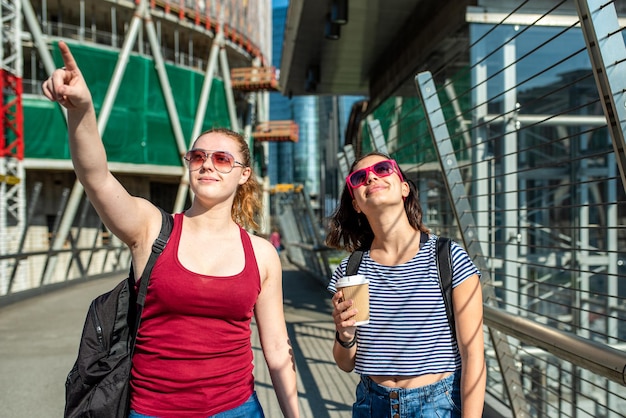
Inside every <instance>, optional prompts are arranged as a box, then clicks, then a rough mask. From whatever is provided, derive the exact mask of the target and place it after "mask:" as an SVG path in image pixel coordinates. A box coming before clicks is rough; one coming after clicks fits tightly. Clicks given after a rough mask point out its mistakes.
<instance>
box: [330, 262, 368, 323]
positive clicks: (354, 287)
mask: <svg viewBox="0 0 626 418" xmlns="http://www.w3.org/2000/svg"><path fill="white" fill-rule="evenodd" d="M369 283H370V281H369V280H368V279H367V278H366V277H365V276H364V275H362V274H355V275H354V276H344V277H342V278H340V279H339V280H337V282H336V283H335V288H336V289H337V290H341V291H342V292H343V299H344V300H350V299H352V301H353V303H352V307H353V308H355V309H357V310H358V312H357V314H356V316H355V317H354V319H355V320H356V324H355V325H357V326H358V325H364V324H367V323H369V321H370V293H369Z"/></svg>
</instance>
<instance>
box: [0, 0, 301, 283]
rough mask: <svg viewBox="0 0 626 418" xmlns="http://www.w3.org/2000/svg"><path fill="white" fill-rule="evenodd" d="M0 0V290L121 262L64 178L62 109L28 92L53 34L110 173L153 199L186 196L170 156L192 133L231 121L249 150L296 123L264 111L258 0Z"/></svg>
mask: <svg viewBox="0 0 626 418" xmlns="http://www.w3.org/2000/svg"><path fill="white" fill-rule="evenodd" d="M1 4H2V6H1V7H2V17H3V56H2V65H3V66H2V83H3V86H2V87H3V89H2V90H3V106H2V111H3V121H4V124H3V130H2V140H1V143H0V145H1V149H2V156H1V157H2V158H1V161H2V162H1V167H2V168H1V171H0V174H1V176H2V183H1V194H0V195H1V198H2V213H1V215H0V236H1V239H0V242H1V244H0V246H1V247H2V248H0V254H2V256H3V257H4V258H2V259H1V260H0V263H1V264H2V266H1V267H2V268H0V272H1V273H0V275H1V276H0V294H2V295H6V294H9V293H13V292H18V291H20V290H24V289H29V288H31V287H38V286H39V285H41V284H45V283H56V282H64V281H67V280H68V279H71V278H72V277H84V276H89V275H92V274H93V273H96V272H98V273H106V272H110V271H115V270H118V269H125V268H126V266H127V264H128V254H127V253H126V250H125V249H124V247H123V246H121V245H120V243H119V242H116V240H115V237H112V236H110V235H109V233H108V231H107V230H106V228H105V227H104V226H103V225H102V224H101V223H100V220H99V218H98V217H97V214H96V213H95V211H94V210H93V209H92V208H91V206H90V205H89V202H88V201H87V200H86V197H85V196H84V194H83V193H82V188H81V186H80V184H79V183H77V182H76V180H75V176H74V172H73V167H72V163H71V160H70V155H69V147H68V143H67V128H66V122H65V115H64V112H63V110H62V108H61V107H60V106H58V105H57V104H56V103H52V102H49V101H48V100H47V99H46V98H45V97H44V96H43V95H42V94H41V84H42V82H43V80H45V79H46V78H47V77H48V76H49V75H50V74H51V72H52V71H53V70H54V69H55V68H57V67H59V66H61V65H62V60H61V57H60V54H59V51H58V48H57V43H58V41H60V40H63V41H65V42H66V43H67V44H68V45H69V46H70V48H71V50H72V53H73V55H74V56H75V58H76V61H77V63H78V65H79V67H80V68H81V71H82V73H83V75H84V77H85V79H86V81H87V84H88V86H89V87H90V89H91V93H92V96H93V98H94V104H95V107H96V111H97V113H98V128H99V130H100V133H101V135H102V137H103V141H104V144H105V147H106V150H107V153H108V160H109V163H110V169H111V171H112V172H113V173H114V174H115V175H116V176H117V177H118V178H119V179H120V181H121V182H122V183H123V184H124V185H125V187H126V188H127V189H128V190H129V192H130V193H132V194H135V195H139V196H143V197H146V198H148V199H150V200H151V201H153V202H154V203H155V204H157V205H160V206H161V207H163V208H166V209H167V210H170V211H177V210H178V211H179V210H182V209H183V208H184V207H185V206H186V205H187V203H188V200H189V196H188V192H187V188H186V184H185V182H184V181H183V180H182V179H184V176H183V174H184V166H183V163H182V155H184V153H185V152H186V149H187V148H188V146H189V145H190V143H191V142H192V141H193V139H195V138H196V137H197V136H198V135H199V134H200V133H201V132H202V131H204V130H206V129H208V128H211V127H216V126H221V127H230V128H231V129H233V130H236V131H241V132H243V133H244V134H245V135H246V136H247V137H248V138H250V145H251V148H252V149H253V153H254V155H255V159H256V160H257V161H263V159H264V158H266V155H265V153H264V151H265V150H266V148H267V147H266V146H265V147H264V141H274V140H289V141H297V126H294V125H293V124H291V123H288V122H287V123H285V122H280V123H279V124H278V125H276V126H274V125H273V124H272V122H269V121H268V118H267V115H268V109H267V107H268V104H267V103H269V101H268V99H267V92H268V91H271V90H277V89H278V83H277V78H276V71H275V69H274V67H272V66H271V65H270V64H271V58H272V51H271V45H272V43H271V41H272V39H271V31H272V28H271V24H268V22H271V12H272V10H271V1H270V0H264V1H240V0H239V1H236V0H228V1H223V0H220V1H218V0H206V1H204V0H197V1H190V0H186V1H183V0H180V1H179V0H171V1H165V0H161V1H147V0H137V1H125V0H71V1H63V2H62V1H61V0H2V3H1ZM283 128H285V129H283ZM283 130H284V131H285V132H283ZM256 131H258V138H257V140H255V137H257V134H256V133H255V132H256ZM265 144H266V143H265ZM26 202H28V204H26ZM37 251H40V252H41V255H40V256H37ZM19 254H28V257H20V256H19Z"/></svg>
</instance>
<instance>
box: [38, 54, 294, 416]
mask: <svg viewBox="0 0 626 418" xmlns="http://www.w3.org/2000/svg"><path fill="white" fill-rule="evenodd" d="M59 49H60V50H61V55H62V57H63V62H64V64H65V67H63V68H61V69H57V70H56V71H54V72H53V74H52V75H51V77H50V78H49V79H48V80H46V81H45V82H44V84H43V92H44V94H45V95H46V96H47V97H48V98H49V99H50V100H52V101H55V102H58V103H59V104H60V105H62V106H64V107H65V108H66V109H67V110H68V131H69V142H70V149H71V154H72V161H73V164H74V169H75V172H76V175H77V177H78V179H79V180H80V182H81V183H82V185H83V186H84V187H85V191H86V193H87V195H88V197H89V199H90V201H91V203H92V204H93V205H94V207H95V208H96V210H97V212H98V214H99V215H100V217H101V218H102V221H103V222H104V223H105V224H106V226H107V227H108V228H109V229H110V230H111V231H112V232H113V233H114V234H115V235H116V236H118V237H119V238H120V239H121V240H122V241H124V242H125V243H126V244H127V245H128V246H129V248H130V250H131V254H132V262H133V267H134V271H135V274H136V275H137V278H139V277H140V276H141V273H142V271H143V269H144V267H145V265H146V262H147V260H148V256H149V255H150V251H151V247H152V243H153V242H154V240H155V238H156V237H157V235H158V234H159V230H160V227H161V213H160V211H159V210H158V208H157V207H155V206H154V205H153V204H152V203H150V202H149V201H148V200H146V199H143V198H139V197H134V196H131V195H130V194H129V193H128V191H127V190H126V189H125V188H124V187H123V186H122V184H120V182H119V181H118V180H117V179H116V178H115V177H114V176H113V175H112V174H111V172H110V171H109V168H108V164H107V160H106V152H105V149H104V145H103V143H102V139H101V138H100V135H99V133H98V127H97V122H96V112H95V109H94V105H93V101H92V97H91V94H90V92H89V89H88V87H87V85H86V83H85V80H84V78H83V76H82V74H81V72H80V69H79V68H78V66H77V64H76V62H75V60H74V58H73V56H72V54H71V52H70V50H69V48H68V47H67V45H66V44H65V43H63V42H59ZM185 161H186V163H187V167H188V169H189V187H190V189H191V191H192V192H193V195H194V199H193V203H192V204H191V207H190V208H189V209H187V210H186V211H185V212H184V213H180V214H176V215H175V221H174V229H173V231H172V235H171V237H170V240H169V242H168V245H167V246H166V248H165V250H164V252H163V254H162V255H161V256H160V257H159V259H158V261H157V264H156V266H155V267H154V270H153V273H152V276H151V279H150V284H149V290H148V296H147V299H146V307H145V309H144V311H143V314H142V322H141V326H140V329H139V333H138V338H137V346H136V349H135V356H134V357H133V371H132V377H131V389H132V390H131V393H132V395H131V413H130V415H129V416H130V417H163V418H166V417H219V418H222V417H229V418H230V417H263V411H262V409H261V405H260V404H259V401H258V399H257V398H256V394H255V392H254V377H253V375H252V346H251V342H250V321H251V318H252V316H254V317H255V320H256V323H257V325H258V330H259V336H260V339H261V344H262V347H263V348H264V353H263V354H264V357H265V360H266V362H267V365H268V367H269V371H270V374H271V378H272V382H274V388H275V391H276V396H277V397H278V402H279V404H280V407H281V409H282V412H283V414H284V416H285V417H292V418H297V417H299V412H298V402H297V390H296V372H295V364H294V359H293V357H292V354H291V351H290V343H289V338H288V335H287V330H286V326H285V321H284V313H283V300H282V283H281V282H282V271H281V265H280V260H279V257H278V254H277V253H276V250H275V249H274V247H273V246H272V245H271V244H270V243H269V241H267V240H265V239H263V238H260V237H257V236H254V235H251V234H249V233H248V232H246V231H245V230H244V229H243V228H248V229H255V228H256V227H257V224H256V222H255V213H258V212H259V209H260V197H259V196H260V194H259V192H260V186H259V183H258V182H257V181H256V179H255V176H254V173H253V172H252V169H251V167H250V164H251V162H250V151H249V149H248V145H247V143H246V141H245V139H244V138H243V137H242V136H241V135H239V134H237V133H235V132H232V131H230V130H227V129H216V130H210V131H207V132H204V133H203V134H201V135H200V136H199V137H198V138H197V139H196V141H195V143H194V144H193V147H192V149H191V150H190V151H189V152H188V153H187V154H186V155H185ZM270 348H271V349H270Z"/></svg>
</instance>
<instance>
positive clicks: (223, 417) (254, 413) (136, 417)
mask: <svg viewBox="0 0 626 418" xmlns="http://www.w3.org/2000/svg"><path fill="white" fill-rule="evenodd" d="M128 418H158V417H153V416H150V415H142V414H138V413H137V412H135V411H130V414H129V415H128ZM208 418H265V415H264V414H263V408H261V403H260V402H259V398H257V396H256V392H253V393H252V395H251V396H250V397H249V398H248V400H247V401H246V402H245V403H244V404H243V405H240V406H238V407H236V408H233V409H231V410H229V411H224V412H220V413H219V414H217V415H211V416H210V417H208Z"/></svg>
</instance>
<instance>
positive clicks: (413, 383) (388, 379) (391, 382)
mask: <svg viewBox="0 0 626 418" xmlns="http://www.w3.org/2000/svg"><path fill="white" fill-rule="evenodd" d="M451 374H452V372H446V373H434V374H424V375H421V376H370V379H372V380H373V381H374V382H376V383H377V384H379V385H381V386H385V387H388V388H402V389H413V388H419V387H422V386H426V385H431V384H433V383H436V382H438V381H440V380H441V379H445V378H446V377H448V376H450V375H451Z"/></svg>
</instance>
